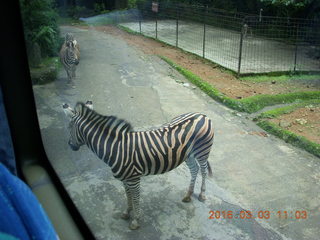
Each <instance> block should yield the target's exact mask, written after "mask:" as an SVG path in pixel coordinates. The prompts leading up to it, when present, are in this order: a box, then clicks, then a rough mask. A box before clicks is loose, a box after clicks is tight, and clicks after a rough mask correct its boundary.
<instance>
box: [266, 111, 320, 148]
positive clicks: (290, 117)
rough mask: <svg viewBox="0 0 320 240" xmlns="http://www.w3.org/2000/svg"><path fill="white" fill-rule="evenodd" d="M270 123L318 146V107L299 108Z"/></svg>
mask: <svg viewBox="0 0 320 240" xmlns="http://www.w3.org/2000/svg"><path fill="white" fill-rule="evenodd" d="M270 121H271V122H273V123H275V124H279V125H280V124H281V125H282V126H283V128H285V129H287V130H289V131H290V132H294V133H296V134H297V135H301V136H304V137H305V138H307V139H309V140H310V141H312V142H315V143H318V144H320V106H317V107H315V106H313V107H305V108H299V109H296V110H295V111H293V112H291V113H288V114H284V115H281V116H279V117H277V118H275V119H272V120H270ZM284 125H285V126H284Z"/></svg>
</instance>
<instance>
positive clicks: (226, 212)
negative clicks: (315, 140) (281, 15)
mask: <svg viewBox="0 0 320 240" xmlns="http://www.w3.org/2000/svg"><path fill="white" fill-rule="evenodd" d="M177 2H178V3H179V4H181V2H183V5H177V4H178V3H177ZM195 2H196V3H192V1H153V2H152V1H144V0H128V1H103V0H88V1H85V0H74V1H69V0H32V1H29V0H20V5H21V15H22V18H23V25H24V34H25V39H26V48H27V52H28V59H29V66H30V72H31V78H32V84H33V91H34V97H35V100H36V105H37V113H38V119H39V123H40V128H41V134H42V140H43V143H44V147H45V150H46V153H47V155H48V158H49V160H50V162H51V164H52V165H53V167H54V169H55V171H56V172H57V173H58V175H59V177H60V179H61V181H62V182H63V184H64V186H65V188H66V189H67V191H68V193H69V194H70V196H71V198H72V199H73V201H74V203H75V204H76V206H77V207H78V208H79V210H80V212H81V214H82V215H83V217H84V218H85V220H86V222H87V224H88V225H89V227H90V228H91V230H92V231H93V233H94V235H95V236H96V238H97V239H260V238H263V239H286V238H288V239H289V238H291V239H316V238H317V237H318V236H319V230H318V226H317V224H318V222H319V221H317V224H316V219H317V218H319V214H318V213H316V210H315V209H317V208H319V204H318V202H317V201H316V198H317V197H318V195H317V194H318V193H319V189H318V180H319V171H320V168H319V167H320V166H319V162H317V160H318V159H317V157H315V156H313V155H311V154H309V153H307V152H305V151H304V150H299V149H297V148H295V147H293V146H292V145H290V144H287V143H285V142H284V141H282V140H280V139H278V138H276V137H273V136H271V135H269V134H267V133H266V132H264V131H263V130H262V129H260V128H259V127H258V126H257V125H256V124H255V123H254V122H253V121H251V120H250V119H253V118H254V116H253V115H249V114H247V113H240V112H238V111H236V110H243V108H241V107H243V106H244V105H243V104H242V103H241V99H242V98H246V97H249V92H250V93H252V94H254V95H259V94H260V93H263V94H265V92H264V91H267V90H264V87H263V86H262V87H260V88H259V90H257V91H258V92H256V90H252V89H253V88H254V86H256V85H254V84H256V83H254V84H252V83H250V82H249V83H246V82H242V81H239V80H238V79H237V80H234V79H236V77H235V75H236V73H245V74H246V73H250V74H252V73H256V72H255V71H261V72H265V71H267V72H269V71H272V72H278V71H291V70H292V71H296V70H297V71H298V70H305V71H319V64H318V63H319V61H318V59H317V58H318V57H319V55H317V54H318V53H319V51H318V50H319V46H320V44H319V41H318V40H319V36H320V35H319V34H318V33H319V32H315V34H314V35H316V36H312V37H313V38H312V39H313V40H312V41H313V43H312V44H311V43H310V46H305V45H304V46H303V47H301V48H300V47H299V48H298V47H297V48H298V50H299V51H296V52H295V49H296V48H295V46H293V45H290V43H289V42H288V41H287V42H285V43H283V42H281V43H280V42H277V41H278V40H279V39H278V37H279V36H280V35H281V34H284V32H285V34H288V36H289V37H288V38H287V39H286V40H288V39H289V38H290V39H291V37H292V36H293V35H290V34H291V33H292V32H290V31H291V30H290V31H289V30H283V31H284V32H281V29H280V30H279V29H278V30H277V31H276V30H274V29H275V28H271V27H270V28H268V29H267V28H263V26H267V24H268V22H267V20H265V22H263V21H262V20H261V17H262V15H261V14H262V11H260V12H258V14H256V16H255V17H254V16H250V17H249V18H248V17H247V18H246V15H245V14H244V13H242V12H240V10H241V9H240V8H239V11H238V12H235V11H234V9H237V8H236V7H235V6H234V4H235V3H233V1H227V2H228V4H227V5H226V6H224V8H225V9H223V10H222V9H216V8H212V9H211V8H209V7H210V6H211V5H210V4H209V2H212V1H195ZM204 2H206V4H209V5H208V6H204ZM219 2H221V4H220V5H219V4H218V3H217V5H212V6H213V7H219V8H222V5H224V4H222V1H219ZM266 2H269V1H266ZM211 4H213V3H211ZM248 8H249V7H248ZM270 9H271V8H270ZM270 9H269V13H270V14H271V13H273V12H272V11H273V10H272V9H271V10H270ZM248 11H249V10H248ZM244 12H245V11H244ZM259 14H260V15H259ZM243 19H250V21H249V22H246V28H245V29H243V26H245V25H243V24H242V23H243V22H242V21H243ZM264 19H267V18H264ZM288 19H289V18H288ZM260 20H261V21H262V22H260ZM268 21H269V20H268ZM253 22H254V23H255V24H257V26H258V27H259V29H258V27H257V28H255V25H252V23H253ZM277 23H278V22H277ZM263 24H266V25H263ZM279 24H280V23H279ZM281 24H282V23H281ZM304 24H306V26H309V27H307V28H304V29H307V30H303V31H302V30H301V32H300V33H301V35H299V37H301V39H302V40H301V42H302V41H305V39H307V38H308V37H309V36H311V34H310V33H312V32H313V30H314V29H315V27H314V26H318V25H307V23H304ZM308 24H309V23H308ZM314 24H316V23H314ZM268 26H269V25H268ZM281 26H282V25H281ZM290 26H291V25H290ZM257 29H258V30H257ZM272 29H273V30H272ZM319 29H320V28H319ZM255 30H256V32H255ZM270 31H273V33H275V32H277V34H278V35H277V36H276V37H274V38H272V39H271V40H270V38H269V37H268V36H267V35H264V34H269V33H270ZM279 31H280V32H281V33H279ZM299 31H300V30H299ZM292 34H296V32H293V33H292ZM317 34H318V35H317ZM294 36H296V35H294ZM264 38H265V39H266V40H263V41H262V40H261V39H264ZM279 38H280V37H279ZM270 41H275V42H271V43H270ZM267 42H268V43H270V49H273V50H272V51H274V52H270V51H269V50H268V49H266V48H258V47H259V46H260V45H263V43H267ZM263 46H265V45H263ZM268 46H269V45H268ZM177 47H178V48H177ZM254 49H258V50H256V52H255V53H259V54H256V55H250V54H252V52H250V51H249V50H254ZM279 49H280V50H279ZM310 49H311V50H312V49H314V51H311V50H310ZM240 50H243V51H240ZM281 51H282V52H281ZM262 53H266V55H263V56H266V57H265V58H264V59H262V57H260V55H261V54H262ZM241 54H242V55H241ZM277 54H279V56H278V55H277ZM280 55H281V57H280ZM311 55H312V56H311ZM275 56H276V57H275ZM241 57H242V58H241ZM249 58H250V59H251V60H243V59H249ZM241 59H242V62H241ZM275 59H277V60H275ZM288 59H291V60H292V62H291V63H290V64H289V63H288V64H287V61H289V60H288ZM291 60H290V61H291ZM277 61H279V62H283V63H286V64H280V63H279V62H277ZM177 63H178V65H177ZM217 64H219V66H218V65H217ZM317 64H318V65H317ZM231 71H232V73H231ZM198 76H200V77H198ZM201 78H204V79H206V82H203V81H202V80H201ZM210 79H211V80H210ZM213 79H215V80H213ZM210 81H211V82H210ZM308 81H309V80H308ZM312 81H313V80H312ZM209 84H211V85H212V84H217V85H215V86H216V87H217V88H219V89H221V88H223V89H225V92H223V91H221V93H218V94H217V91H218V90H217V89H216V88H215V86H214V87H212V86H211V87H208V86H209ZM257 84H258V83H257ZM312 84H313V82H312ZM312 84H309V85H308V84H307V85H303V86H302V85H301V86H300V87H299V89H298V90H299V91H300V90H301V91H310V90H312V91H314V92H316V91H318V90H319V89H318V90H317V89H316V88H317V87H318V86H314V85H312ZM253 85H254V86H253ZM269 85H272V86H273V85H274V84H273V83H272V84H269ZM248 86H249V87H248ZM259 86H260V85H259ZM264 86H266V85H264ZM276 86H278V85H276ZM280 88H281V86H280V87H279V88H277V87H274V88H272V89H271V90H270V91H278V92H277V93H283V92H281V91H280V90H281V89H282V88H281V89H280ZM284 88H285V87H284ZM284 88H283V89H284ZM230 89H233V90H230ZM279 89H280V90H279ZM259 91H261V92H259ZM292 91H295V90H292ZM253 92H255V93H253ZM266 94H269V93H266ZM270 94H271V93H270ZM314 94H317V93H314ZM227 95H228V97H226V96H227ZM260 95H261V94H260ZM213 99H218V100H219V101H220V102H224V104H226V105H228V104H229V107H231V108H232V107H233V108H235V107H234V103H235V101H237V102H238V101H239V103H240V104H239V105H237V106H238V108H237V107H236V108H235V109H236V110H235V109H233V110H232V109H231V108H227V107H226V106H224V105H221V104H220V103H218V102H216V101H215V100H213ZM313 100H314V99H313ZM87 101H91V102H92V105H91V102H87ZM79 102H80V103H79ZM243 102H244V101H243ZM65 104H67V105H65ZM261 104H262V103H261ZM263 104H264V103H263ZM312 104H314V103H312ZM92 106H93V110H94V111H95V112H94V113H93V115H91V113H92V112H91V111H92V110H91V107H92ZM240 108H241V109H240ZM312 109H315V111H318V108H312ZM66 113H67V114H66ZM97 113H98V114H97ZM186 113H197V114H189V115H183V114H186ZM198 113H200V114H198ZM86 114H87V115H86ZM201 114H204V115H201ZM103 116H107V117H108V118H104V117H103ZM177 116H180V117H179V118H176V119H175V117H177ZM204 116H206V117H204ZM297 118H298V117H297ZM172 119H175V120H173V121H171V120H172ZM209 119H210V120H209ZM121 120H124V121H121ZM70 121H71V124H70ZM210 121H211V122H210ZM76 124H78V125H77V126H78V129H82V130H81V131H82V132H81V131H80V130H78V132H77V130H75V129H76V128H75V127H74V125H76ZM211 124H212V125H211ZM300 125H303V124H300ZM116 126H117V128H116ZM81 127H82V128H81ZM108 129H115V130H113V131H111V130H108ZM213 130H214V135H215V136H214V141H213V145H212V149H211V152H210V151H209V150H210V146H211V144H212V137H213ZM79 131H80V132H79ZM131 133H132V135H130V134H131ZM191 133H192V134H191ZM122 134H123V136H129V135H130V136H129V137H127V138H125V137H123V139H129V140H128V141H130V143H129V142H124V141H122V142H117V141H116V140H115V141H109V142H108V139H109V138H112V139H118V138H119V139H122V138H120V135H121V136H122ZM126 134H128V135H126ZM193 134H195V135H193ZM200 136H202V137H200ZM79 139H81V140H82V142H81V141H80V140H79ZM81 144H83V146H81V147H80V148H79V150H77V149H78V147H79V146H80V145H81ZM86 145H88V146H86ZM133 146H134V147H133ZM73 150H77V151H73ZM106 155H108V156H110V158H107V157H105V156H106ZM164 155H166V157H168V156H169V157H168V159H169V160H168V162H165V160H164V159H165V158H166V157H164ZM148 156H152V157H153V160H150V162H152V163H153V164H154V165H150V166H149V167H147V165H148V161H149V160H146V159H147V158H148ZM179 156H188V157H189V158H188V159H189V160H187V164H186V163H183V164H181V165H179V164H180V163H181V162H182V160H185V159H187V157H184V158H183V157H182V158H181V159H182V160H181V162H179V161H180V160H179V159H180V158H179ZM99 157H100V158H102V160H101V159H99ZM114 159H121V161H120V162H116V163H115V162H113V161H114ZM107 163H108V164H109V165H114V167H115V168H118V169H119V171H118V172H117V173H115V172H114V171H113V170H111V168H110V166H108V164H107ZM208 163H209V165H210V168H209V169H208V167H207V166H208ZM171 165H172V166H171ZM178 165H179V166H178ZM168 166H171V167H172V168H174V167H173V166H177V168H175V169H174V170H173V171H168V172H166V173H165V174H160V173H164V172H165V170H163V169H166V168H168V169H169V168H170V167H168ZM197 168H199V172H198V175H197V173H196V170H195V169H197ZM189 169H191V172H192V174H193V175H194V176H197V181H196V183H195V187H194V192H193V193H192V192H190V191H189V190H190V187H189V185H190V179H191V177H190V171H189ZM203 169H204V170H203ZM211 171H212V174H213V176H212V177H209V176H208V175H210V173H211ZM129 172H130V173H129ZM204 172H205V173H204ZM152 173H159V174H156V175H154V176H151V175H152ZM207 173H209V174H207ZM203 174H204V175H206V176H205V177H204V178H205V179H206V185H205V186H204V185H203V183H202V180H201V179H202V177H203ZM114 175H115V176H116V177H114ZM129 175H130V178H129V177H128V176H129ZM140 175H141V176H142V178H141V184H140V185H141V193H140V208H141V213H140V217H139V222H135V221H134V220H136V218H135V217H136V216H138V215H139V214H138V210H136V209H138V206H137V205H135V204H136V203H135V201H136V199H138V198H139V197H138V195H135V194H136V193H137V181H136V179H137V176H140ZM144 175H148V176H144ZM124 176H126V177H127V178H126V179H125V181H121V178H122V177H124ZM117 178H119V179H117ZM124 183H125V184H127V185H125V184H124ZM130 184H131V185H130ZM191 184H192V181H191ZM124 185H125V186H126V187H127V189H128V188H129V192H130V194H132V195H131V196H133V197H132V198H133V200H132V202H133V205H134V206H135V207H134V209H133V210H132V211H131V212H130V214H131V219H129V220H128V221H126V220H124V219H123V217H126V215H123V213H124V212H126V209H127V197H126V190H125V187H124ZM191 188H192V187H191ZM204 190H205V195H206V200H205V201H204ZM201 192H203V195H202V193H201ZM127 193H128V192H127ZM130 194H129V195H130ZM188 194H189V195H188ZM129 198H130V197H129ZM181 200H184V201H183V202H182V201H181ZM189 200H191V202H190V203H186V202H188V201H189ZM199 200H200V201H199ZM135 211H136V212H135ZM135 214H136V215H135ZM137 219H138V217H137ZM313 219H314V221H313ZM138 224H139V225H140V228H139V229H138V230H137V231H132V230H130V228H131V229H134V228H138Z"/></svg>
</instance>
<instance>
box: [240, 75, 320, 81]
mask: <svg viewBox="0 0 320 240" xmlns="http://www.w3.org/2000/svg"><path fill="white" fill-rule="evenodd" d="M319 79H320V74H296V75H291V74H285V75H279V76H273V75H253V76H244V77H240V80H243V81H248V82H255V83H261V82H272V81H276V82H287V81H289V80H319Z"/></svg>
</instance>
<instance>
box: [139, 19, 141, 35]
mask: <svg viewBox="0 0 320 240" xmlns="http://www.w3.org/2000/svg"><path fill="white" fill-rule="evenodd" d="M139 31H140V34H141V19H140V20H139Z"/></svg>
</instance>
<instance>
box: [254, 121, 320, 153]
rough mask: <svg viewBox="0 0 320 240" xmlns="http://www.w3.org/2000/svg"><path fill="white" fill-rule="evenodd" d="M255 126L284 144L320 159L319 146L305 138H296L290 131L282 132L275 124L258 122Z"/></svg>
mask: <svg viewBox="0 0 320 240" xmlns="http://www.w3.org/2000/svg"><path fill="white" fill-rule="evenodd" d="M257 125H258V126H259V127H261V128H262V129H264V130H265V131H267V132H269V133H271V134H273V135H275V136H277V137H279V138H281V139H283V140H284V141H285V142H287V143H290V144H292V145H294V146H296V147H299V148H302V149H304V150H306V151H308V152H309V153H311V154H313V155H315V156H317V157H320V144H317V143H314V142H311V141H309V140H308V139H306V138H305V137H302V136H298V135H296V134H294V133H292V132H290V131H287V130H284V129H282V128H280V127H278V126H277V125H276V124H273V123H270V122H268V121H260V122H258V123H257Z"/></svg>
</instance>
